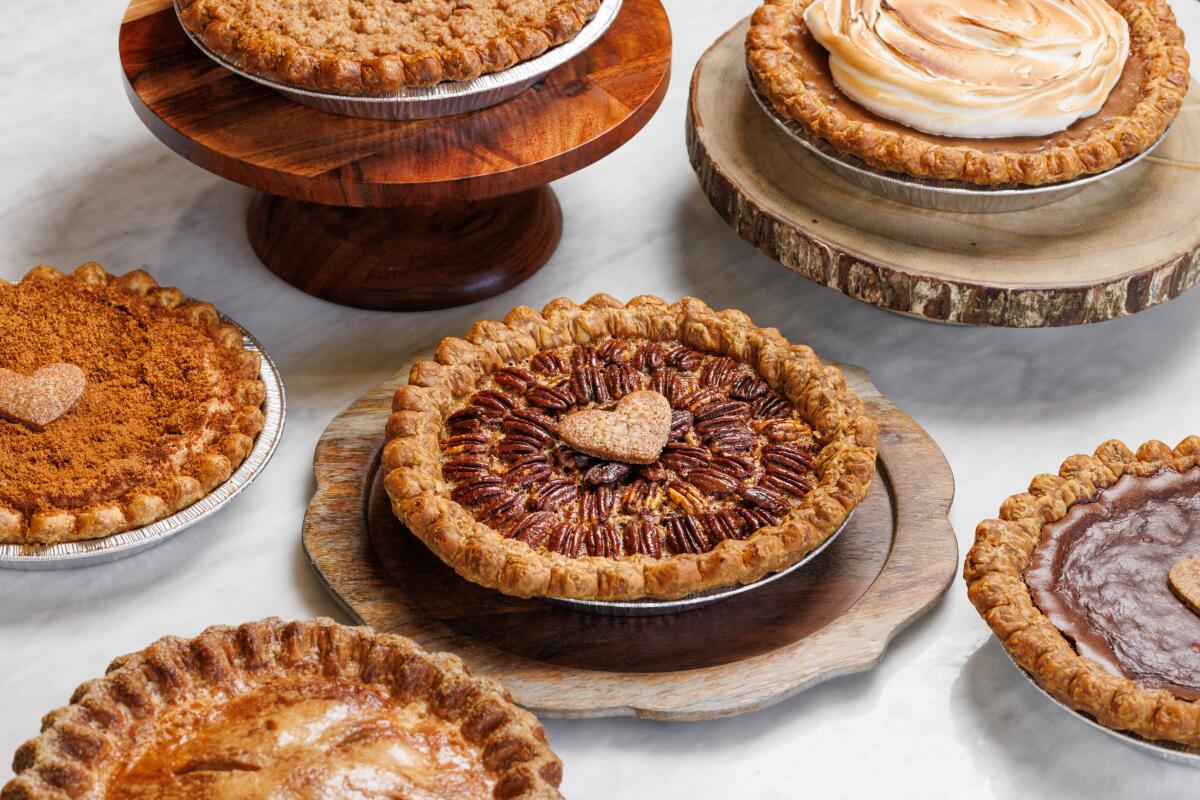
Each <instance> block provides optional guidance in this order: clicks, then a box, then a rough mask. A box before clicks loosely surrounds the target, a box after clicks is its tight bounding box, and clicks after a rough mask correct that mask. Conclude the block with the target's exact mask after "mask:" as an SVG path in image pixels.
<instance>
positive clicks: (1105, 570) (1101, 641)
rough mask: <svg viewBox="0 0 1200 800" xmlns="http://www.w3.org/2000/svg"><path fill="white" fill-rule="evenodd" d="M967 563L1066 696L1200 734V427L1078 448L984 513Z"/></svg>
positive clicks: (1100, 716)
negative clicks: (1172, 435)
mask: <svg viewBox="0 0 1200 800" xmlns="http://www.w3.org/2000/svg"><path fill="white" fill-rule="evenodd" d="M963 576H964V578H965V579H966V581H967V586H968V590H969V594H970V598H971V602H972V603H974V604H975V607H976V608H977V609H979V613H980V614H981V615H983V618H984V619H985V620H986V621H987V623H988V625H990V626H991V628H992V630H993V631H994V632H995V633H996V636H997V637H999V639H1000V641H1001V642H1002V643H1003V644H1004V647H1005V648H1006V649H1007V650H1008V652H1009V654H1010V655H1011V656H1012V657H1013V659H1014V660H1015V661H1016V662H1017V664H1019V665H1020V666H1021V667H1022V668H1023V669H1025V670H1026V671H1027V672H1029V673H1030V674H1031V675H1032V676H1033V677H1034V679H1036V680H1037V682H1038V684H1040V685H1041V686H1042V688H1044V689H1045V690H1046V691H1048V692H1049V693H1050V694H1052V695H1053V696H1054V697H1056V698H1057V699H1058V700H1060V701H1061V702H1063V703H1066V704H1067V705H1069V706H1071V707H1072V708H1075V709H1077V710H1079V711H1083V712H1086V713H1087V714H1089V715H1091V716H1092V717H1094V718H1095V719H1096V721H1098V722H1099V723H1101V724H1103V725H1105V726H1107V727H1109V728H1114V729H1117V730H1123V731H1131V732H1133V733H1136V734H1138V735H1140V736H1142V737H1145V738H1147V739H1155V740H1167V741H1172V742H1177V743H1179V744H1182V745H1185V746H1190V747H1200V437H1196V436H1192V437H1189V438H1187V439H1185V440H1184V441H1183V442H1181V443H1180V444H1179V446H1178V447H1176V448H1174V449H1171V448H1170V447H1168V446H1167V445H1165V444H1163V443H1162V442H1148V443H1146V444H1144V445H1142V446H1141V447H1140V448H1139V449H1138V451H1137V453H1136V454H1134V453H1131V452H1130V451H1129V449H1128V448H1126V447H1125V445H1123V444H1121V443H1120V442H1117V441H1111V442H1107V443H1105V444H1103V445H1101V446H1100V448H1099V449H1098V450H1097V451H1096V453H1095V455H1094V456H1084V455H1077V456H1072V457H1071V458H1069V459H1067V460H1066V461H1065V462H1064V463H1063V465H1062V468H1061V469H1060V470H1059V474H1058V475H1040V476H1038V477H1037V478H1035V479H1034V480H1033V483H1032V484H1031V485H1030V487H1029V492H1027V493H1025V494H1018V495H1014V496H1013V497H1010V498H1008V500H1006V501H1005V502H1004V504H1003V506H1001V508H1000V519H994V520H987V521H986V522H983V523H981V524H980V525H979V528H978V529H977V531H976V533H975V546H974V547H972V548H971V551H970V553H969V554H968V555H967V561H966V566H965V567H964V570H963Z"/></svg>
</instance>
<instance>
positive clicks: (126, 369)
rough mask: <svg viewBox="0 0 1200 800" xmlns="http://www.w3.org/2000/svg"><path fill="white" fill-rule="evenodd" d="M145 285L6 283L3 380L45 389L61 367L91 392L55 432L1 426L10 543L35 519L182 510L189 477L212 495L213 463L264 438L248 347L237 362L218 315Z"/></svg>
mask: <svg viewBox="0 0 1200 800" xmlns="http://www.w3.org/2000/svg"><path fill="white" fill-rule="evenodd" d="M85 271H87V274H84V275H81V273H84V272H85ZM36 273H37V271H35V273H31V275H36ZM135 275H137V276H139V277H138V278H137V279H136V280H135V282H136V283H140V284H141V285H140V287H139V288H140V289H141V291H140V292H139V291H137V290H136V289H135V290H129V289H128V288H126V287H125V286H122V285H120V283H121V282H125V281H126V280H127V279H119V280H118V279H115V278H111V276H108V275H107V274H106V273H104V272H103V271H102V270H100V268H99V267H96V266H95V265H90V266H88V267H84V268H81V271H80V273H77V275H76V276H74V277H61V276H60V277H57V278H53V277H52V278H48V279H44V278H39V277H32V278H27V279H26V280H25V281H23V282H22V283H20V284H16V285H10V284H5V283H0V369H3V370H11V371H12V372H13V373H16V374H17V375H18V376H19V377H21V376H33V375H38V374H41V373H39V370H43V369H44V368H46V367H47V366H48V365H52V364H57V363H60V362H62V364H63V365H66V364H71V365H77V367H78V368H79V369H80V370H81V371H82V374H83V376H84V377H85V379H86V383H87V388H86V391H84V392H82V396H81V397H79V399H78V403H77V404H76V405H75V407H74V409H73V410H71V411H70V413H69V414H66V415H65V416H61V418H59V419H57V421H55V422H54V423H53V424H50V425H48V426H46V427H45V428H44V430H36V429H33V428H31V427H27V426H26V425H24V424H20V423H17V422H13V421H11V420H8V419H0V541H4V540H12V539H13V538H14V536H15V535H16V534H17V533H18V532H17V531H14V529H13V528H14V524H13V522H12V520H13V519H14V513H15V514H18V515H20V517H19V519H20V520H23V524H21V525H20V527H21V528H27V527H28V526H29V525H30V520H31V518H32V517H33V516H34V515H38V514H47V513H49V514H54V513H58V512H64V511H65V512H71V513H82V512H85V511H87V510H88V509H89V508H91V509H94V508H95V506H96V504H104V503H110V504H111V503H116V504H119V505H125V506H128V504H129V503H130V502H133V501H134V500H137V499H138V498H142V499H143V501H144V500H145V499H146V498H150V500H152V501H155V502H151V503H150V504H149V506H147V507H146V508H143V509H142V511H141V512H140V513H141V514H142V515H144V514H147V513H151V512H154V510H155V509H156V508H158V506H161V505H163V504H165V505H166V506H174V505H177V501H178V500H179V493H180V487H181V484H179V483H178V480H179V477H180V476H191V477H192V478H195V479H197V481H198V482H199V483H200V484H201V485H206V484H209V483H211V480H208V478H211V476H204V475H201V474H200V473H201V472H203V471H204V470H205V468H206V466H205V458H204V455H205V451H206V450H208V449H212V448H227V449H230V450H231V451H232V450H241V449H243V448H241V447H230V443H231V442H234V441H235V440H234V439H230V437H240V438H245V436H244V434H250V435H253V434H256V433H257V432H258V429H259V428H261V423H260V422H259V421H258V419H256V416H257V417H258V418H259V419H260V418H261V415H260V414H258V412H257V409H255V408H251V409H250V411H249V412H247V410H246V408H245V407H244V406H243V405H242V404H240V403H239V402H238V398H239V397H242V399H246V400H249V401H250V404H251V405H252V406H257V405H258V403H260V402H261V397H255V396H254V395H256V394H258V393H256V392H254V391H247V390H246V384H247V380H246V379H256V378H257V360H256V358H255V360H254V362H253V363H250V362H249V361H248V360H247V359H246V358H245V356H247V355H248V354H247V353H245V352H244V351H242V350H241V349H240V336H239V337H238V347H236V348H235V347H230V346H228V343H222V340H221V339H220V332H221V328H222V327H223V326H221V325H220V324H219V323H218V322H217V320H216V315H215V313H211V312H212V309H211V307H209V306H201V305H198V304H186V305H185V303H184V298H183V297H182V295H180V294H179V293H178V290H172V289H159V288H157V287H155V285H154V283H153V281H152V280H150V278H149V277H148V276H145V275H144V273H137V274H135ZM97 276H103V277H97ZM148 287H153V288H152V289H151V288H148ZM197 309H200V310H201V311H200V312H199V313H198V312H197ZM204 311H207V312H209V313H204ZM26 380H28V379H26ZM10 416H12V415H10ZM237 441H240V439H237ZM244 449H246V450H248V447H247V448H244ZM230 456H231V457H232V456H239V457H238V458H237V459H236V460H238V461H240V460H241V458H244V456H245V453H244V452H243V453H240V454H239V453H236V452H231V453H230ZM210 466H211V465H210ZM226 477H227V476H226ZM188 485H191V484H188ZM192 499H195V498H192ZM145 505H146V504H145V503H143V506H145ZM147 508H148V509H149V510H147ZM6 509H7V510H6ZM165 511H166V509H161V510H159V511H158V512H155V517H156V518H157V517H161V516H163V515H164V513H165ZM118 513H120V512H118ZM125 513H126V516H129V512H128V511H126V512H125ZM133 516H138V515H137V514H134V515H133ZM129 521H135V520H129ZM6 523H7V524H6ZM106 524H107V525H108V526H109V527H112V526H113V525H116V526H117V527H121V528H126V527H130V525H129V524H123V525H122V524H120V522H119V521H118V522H112V521H110V522H108V523H106ZM111 532H114V531H112V530H107V531H104V532H102V533H101V535H105V534H106V533H111ZM76 533H78V531H76ZM71 538H86V537H85V536H79V535H73V536H72V537H71Z"/></svg>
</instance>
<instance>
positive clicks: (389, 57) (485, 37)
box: [177, 0, 601, 95]
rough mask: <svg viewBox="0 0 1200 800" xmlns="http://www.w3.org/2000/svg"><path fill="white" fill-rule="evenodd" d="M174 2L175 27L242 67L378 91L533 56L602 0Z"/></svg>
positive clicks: (300, 82) (301, 82)
mask: <svg viewBox="0 0 1200 800" xmlns="http://www.w3.org/2000/svg"><path fill="white" fill-rule="evenodd" d="M177 2H178V5H179V9H180V19H181V20H182V21H183V24H184V26H185V27H186V28H187V29H188V30H190V31H192V32H193V33H194V34H196V35H197V36H199V37H200V38H201V39H202V40H203V41H204V43H205V45H206V46H207V47H208V48H209V49H210V50H212V51H213V52H214V53H217V54H218V55H220V56H222V57H224V58H227V59H229V60H230V61H231V62H233V63H234V64H236V65H237V66H238V67H240V68H241V69H244V70H246V71H247V72H251V73H254V74H256V75H262V76H264V77H267V78H270V79H273V80H277V81H279V82H281V83H284V84H287V85H288V86H295V87H300V88H305V89H315V90H317V91H324V92H332V93H335V94H342V95H382V94H390V93H395V92H398V91H400V90H401V89H405V88H408V87H414V86H433V85H434V84H437V83H441V82H442V81H466V80H473V79H475V78H478V77H479V76H480V75H485V74H488V73H493V72H500V71H502V70H505V69H508V68H509V67H512V66H514V65H516V64H519V63H521V62H523V61H529V60H530V59H533V58H536V57H537V56H540V55H541V54H542V53H544V52H545V51H546V50H548V49H550V48H551V47H555V46H557V45H560V44H562V43H564V42H567V41H569V40H570V39H573V38H574V37H575V35H576V34H578V33H579V31H580V30H582V29H583V26H584V25H586V24H587V22H588V20H590V19H591V18H592V17H593V16H594V15H595V14H596V11H597V10H598V9H599V8H600V2H601V0H508V1H507V2H503V1H502V0H478V1H477V2H473V3H471V4H470V5H469V6H468V5H465V4H463V3H460V2H456V1H455V0H430V2H422V3H420V4H416V3H396V2H393V0H368V2H365V3H357V4H354V5H353V6H351V5H349V4H347V3H345V2H335V1H334V0H302V2H299V3H295V2H284V0H177ZM414 6H416V7H418V8H419V11H418V12H417V13H415V14H414V13H413V12H412V11H411V10H410V9H412V8H413V7H414Z"/></svg>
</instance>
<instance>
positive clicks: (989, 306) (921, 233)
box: [688, 20, 1200, 327]
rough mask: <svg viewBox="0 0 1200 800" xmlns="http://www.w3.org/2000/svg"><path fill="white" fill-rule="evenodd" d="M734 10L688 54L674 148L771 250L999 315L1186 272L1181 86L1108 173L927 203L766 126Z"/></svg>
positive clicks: (1060, 316)
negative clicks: (879, 186)
mask: <svg viewBox="0 0 1200 800" xmlns="http://www.w3.org/2000/svg"><path fill="white" fill-rule="evenodd" d="M748 26H749V22H748V20H747V21H743V22H742V23H741V24H739V25H738V26H737V27H735V28H734V29H733V30H731V31H729V32H728V33H727V34H725V35H724V36H723V37H722V38H721V39H719V40H718V41H717V42H716V44H714V45H713V46H712V48H711V49H710V50H709V51H708V52H707V53H706V54H705V55H704V57H703V58H702V59H701V60H700V62H699V64H698V65H697V66H696V70H695V73H694V75H693V78H692V87H691V96H690V102H689V108H688V148H689V152H690V155H691V160H692V166H693V168H694V169H695V171H696V174H697V176H698V177H699V180H700V184H701V186H702V187H703V189H704V191H705V193H706V194H707V195H708V197H709V199H710V201H711V202H712V204H713V206H714V207H715V208H716V210H717V211H718V212H719V213H720V214H721V216H722V217H724V218H725V220H726V221H727V222H728V223H729V224H730V225H731V226H732V227H733V228H734V230H736V231H737V232H738V233H739V234H740V235H741V236H742V237H743V238H744V239H746V240H747V241H748V242H749V243H751V244H753V245H754V246H755V247H758V248H759V249H761V250H762V251H763V252H764V253H766V254H767V255H769V256H770V257H772V258H774V259H775V260H777V261H779V262H780V263H782V264H783V265H784V266H786V267H789V268H790V269H792V270H794V271H796V272H797V273H799V274H800V275H803V276H804V277H806V278H808V279H810V280H813V281H816V282H817V283H820V284H823V285H825V286H829V287H831V288H834V289H836V290H838V291H840V292H843V293H845V294H848V295H850V296H851V297H854V298H857V299H859V300H863V301H865V302H868V303H873V304H875V305H878V306H881V307H883V308H886V309H889V310H892V311H898V312H901V313H905V314H911V315H915V316H919V317H923V318H925V319H930V320H934V321H938V322H955V323H968V324H977V325H997V326H1011V327H1042V326H1055V325H1074V324H1081V323H1088V322H1098V321H1102V320H1107V319H1112V318H1114V317H1120V316H1125V315H1127V314H1133V313H1136V312H1138V311H1142V310H1144V309H1146V308H1149V307H1151V306H1154V305H1157V304H1159V303H1162V302H1164V301H1166V300H1170V299H1171V298H1173V297H1176V296H1178V295H1179V294H1180V293H1182V292H1183V291H1184V290H1186V289H1188V288H1190V287H1191V286H1193V285H1194V284H1195V283H1197V281H1200V216H1198V214H1197V208H1200V99H1198V96H1197V90H1196V89H1195V88H1193V89H1192V91H1191V93H1190V94H1189V96H1188V98H1187V100H1186V102H1185V104H1184V108H1183V111H1182V112H1181V114H1180V116H1179V118H1178V119H1177V120H1176V121H1175V123H1174V125H1173V126H1172V128H1171V130H1170V132H1169V133H1168V134H1167V137H1166V139H1165V140H1164V141H1163V142H1162V144H1161V145H1160V146H1159V148H1158V149H1157V150H1156V151H1155V152H1154V153H1153V154H1151V155H1150V156H1149V157H1147V158H1146V159H1145V160H1144V161H1143V162H1142V163H1140V164H1137V165H1135V166H1133V167H1132V168H1130V169H1129V170H1126V171H1125V172H1123V173H1121V174H1119V175H1115V176H1113V178H1112V179H1111V180H1108V181H1100V182H1098V183H1097V184H1094V185H1092V186H1089V187H1087V188H1085V189H1083V190H1082V191H1080V192H1079V193H1078V194H1075V195H1073V196H1071V197H1069V198H1067V199H1065V200H1062V201H1060V202H1057V203H1054V204H1052V205H1048V206H1044V207H1041V208H1036V209H1031V210H1028V211H1015V212H1008V213H995V214H956V213H949V212H944V211H933V210H927V209H919V208H913V207H911V206H907V205H904V204H901V203H897V202H894V201H890V200H885V199H883V198H881V197H879V196H877V195H875V194H872V193H871V192H868V191H866V190H864V189H860V188H858V187H856V186H853V185H852V184H850V183H848V182H847V181H845V180H843V179H842V178H840V177H839V176H838V175H836V174H835V173H833V172H832V171H830V170H829V169H828V168H827V167H826V166H825V165H823V164H821V163H820V162H819V161H817V160H816V158H815V157H814V156H812V155H811V154H809V153H808V152H807V151H805V150H804V148H803V147H801V146H800V145H799V144H797V143H796V142H794V141H792V140H791V139H790V138H789V137H788V136H787V134H785V133H784V132H783V131H781V130H779V128H778V126H777V125H776V124H775V123H774V122H773V121H772V120H771V119H770V118H769V117H768V116H767V115H766V114H765V113H763V111H762V109H761V108H759V107H758V105H757V103H756V101H755V99H754V97H753V95H752V94H751V90H750V87H749V82H748V78H747V73H746V59H745V53H744V48H743V40H744V39H745V35H746V31H747V29H748ZM1193 86H1194V82H1193Z"/></svg>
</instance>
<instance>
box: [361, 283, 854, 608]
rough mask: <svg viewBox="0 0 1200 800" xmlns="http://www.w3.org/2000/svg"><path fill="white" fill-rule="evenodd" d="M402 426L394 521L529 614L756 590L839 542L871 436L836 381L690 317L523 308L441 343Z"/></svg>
mask: <svg viewBox="0 0 1200 800" xmlns="http://www.w3.org/2000/svg"><path fill="white" fill-rule="evenodd" d="M395 409H396V411H395V413H394V414H393V416H392V419H391V420H390V421H389V425H388V435H389V443H388V445H387V447H386V448H385V450H384V468H385V469H386V470H387V480H386V486H387V490H388V493H389V494H390V496H391V499H392V507H393V509H394V511H395V513H396V514H397V516H398V517H399V518H400V519H401V521H403V522H404V523H405V524H406V525H408V527H409V528H410V529H411V530H412V531H413V533H415V534H416V535H417V536H419V537H420V538H421V539H422V540H423V541H425V543H426V544H427V545H429V547H430V548H431V549H432V550H433V551H434V552H435V553H437V554H438V555H439V556H440V557H441V558H442V559H443V560H444V561H446V562H447V563H448V564H450V565H451V566H452V567H454V568H455V569H456V570H457V571H458V572H459V573H460V574H461V575H463V576H464V577H466V578H468V579H469V580H472V581H475V582H476V583H479V584H482V585H484V586H489V587H492V588H496V589H499V590H501V591H504V592H506V593H509V594H514V595H518V596H524V597H528V596H536V595H545V596H554V597H574V598H599V599H609V600H628V599H635V598H641V597H652V598H676V597H682V596H685V595H688V594H691V593H694V592H697V591H702V590H705V589H710V588H714V587H718V586H724V585H730V584H735V583H739V582H741V583H748V582H751V581H754V580H757V579H758V578H760V577H762V576H763V575H765V574H767V573H769V572H774V571H778V570H780V569H783V568H785V567H787V566H789V565H790V564H793V563H795V562H796V561H797V560H798V559H799V558H801V557H802V556H803V555H805V554H806V553H808V552H810V551H811V550H813V549H814V548H816V547H818V546H819V545H820V544H822V543H823V542H824V541H825V540H826V539H827V538H828V537H829V536H830V535H832V534H833V533H834V532H835V531H836V530H837V529H838V527H840V525H841V524H842V523H843V522H844V521H845V519H846V517H847V516H848V515H849V513H850V511H851V510H852V509H853V508H854V507H855V506H856V505H857V504H858V503H859V501H861V499H862V498H863V496H864V495H865V493H866V490H867V487H868V485H869V482H870V480H871V476H872V475H873V472H874V461H875V435H876V427H875V425H874V423H873V422H871V420H870V419H868V418H867V416H866V414H865V411H864V409H863V406H862V402H861V401H860V400H859V399H858V398H857V397H855V396H854V395H853V394H852V393H851V392H850V391H849V390H847V389H846V386H845V381H844V378H843V376H842V375H841V373H840V371H838V370H837V369H836V368H833V367H830V366H827V365H823V364H821V362H820V361H819V360H818V359H817V358H816V357H815V356H814V355H813V354H812V351H811V350H809V349H808V348H806V347H803V346H794V345H791V344H789V343H788V342H787V341H786V340H784V339H783V338H782V337H781V336H780V335H779V333H778V332H777V331H775V330H773V329H763V328H756V327H754V326H753V325H752V324H751V323H750V321H749V320H748V319H747V318H746V317H745V315H744V314H741V313H740V312H737V311H725V312H720V313H715V312H713V311H712V310H710V309H709V308H707V307H706V306H704V305H703V304H702V303H700V302H699V301H696V300H693V299H687V300H683V301H681V302H679V303H676V304H674V305H667V304H666V303H665V302H663V301H661V300H659V299H657V298H651V297H642V298H638V299H635V300H634V301H632V302H630V303H629V304H628V305H622V304H620V303H618V302H616V301H615V300H613V299H612V298H609V297H606V296H598V297H596V298H593V299H592V300H590V301H589V302H588V303H586V304H585V305H583V306H576V305H574V304H573V303H570V302H568V301H565V300H559V301H555V302H554V303H551V304H550V305H549V306H547V307H546V308H545V309H544V310H543V311H542V312H541V313H538V312H536V311H534V310H533V309H529V308H518V309H516V310H514V311H513V312H512V313H511V314H509V316H508V317H507V318H506V319H505V322H504V324H497V323H479V324H477V325H476V327H475V328H473V329H472V331H471V333H470V334H469V335H468V337H467V341H463V340H459V339H447V340H445V341H443V342H442V344H441V346H440V347H439V348H438V353H437V360H436V361H427V362H421V363H418V364H417V365H416V366H415V367H414V368H413V370H412V373H411V376H410V383H409V385H408V386H406V387H404V388H402V389H401V390H400V391H399V392H397V394H396V401H395ZM659 415H661V416H659ZM657 425H661V428H658V427H656V426H657ZM567 440H570V441H569V443H568V441H567ZM622 445H623V446H622Z"/></svg>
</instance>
